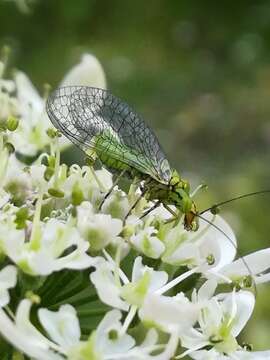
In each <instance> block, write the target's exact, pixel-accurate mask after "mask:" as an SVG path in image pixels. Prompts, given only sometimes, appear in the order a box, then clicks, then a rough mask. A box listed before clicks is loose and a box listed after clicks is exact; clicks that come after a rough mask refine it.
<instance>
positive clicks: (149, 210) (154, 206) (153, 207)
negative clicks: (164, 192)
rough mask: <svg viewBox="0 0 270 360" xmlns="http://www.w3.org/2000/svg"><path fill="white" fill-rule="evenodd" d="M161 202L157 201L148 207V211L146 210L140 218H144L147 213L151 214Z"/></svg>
mask: <svg viewBox="0 0 270 360" xmlns="http://www.w3.org/2000/svg"><path fill="white" fill-rule="evenodd" d="M160 204H161V202H160V201H157V202H156V203H155V205H153V206H152V207H151V208H150V209H148V210H147V211H145V212H144V213H143V214H142V216H141V217H140V219H143V218H144V217H145V216H146V215H148V214H150V212H151V211H153V210H155V209H156V208H157V207H158V206H159V205H160Z"/></svg>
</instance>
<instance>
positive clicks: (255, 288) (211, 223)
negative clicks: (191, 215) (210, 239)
mask: <svg viewBox="0 0 270 360" xmlns="http://www.w3.org/2000/svg"><path fill="white" fill-rule="evenodd" d="M269 192H270V190H269ZM195 216H198V218H199V219H201V220H203V221H205V222H206V223H207V224H209V225H211V226H213V227H214V228H215V229H216V230H217V231H219V232H220V233H221V234H222V235H223V236H225V237H226V239H227V240H228V241H229V242H230V243H231V244H232V246H233V247H234V248H235V250H236V251H237V246H236V245H235V243H234V242H233V241H232V239H231V238H230V237H229V236H228V235H227V234H226V233H225V232H224V231H223V230H222V229H221V228H220V227H219V226H217V225H216V224H214V223H213V222H212V221H210V220H208V219H206V218H205V217H203V216H201V214H200V213H197V214H195ZM239 259H241V260H242V262H243V264H244V265H245V267H246V268H247V270H248V272H249V275H250V277H251V279H252V285H253V288H254V292H255V297H256V296H257V286H256V282H255V279H254V276H253V274H252V271H251V269H250V267H249V265H248V263H247V262H246V260H245V259H244V258H243V257H242V256H240V257H239Z"/></svg>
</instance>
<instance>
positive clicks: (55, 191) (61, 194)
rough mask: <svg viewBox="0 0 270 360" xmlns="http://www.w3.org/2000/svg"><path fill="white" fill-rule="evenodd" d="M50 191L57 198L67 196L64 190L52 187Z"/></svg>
mask: <svg viewBox="0 0 270 360" xmlns="http://www.w3.org/2000/svg"><path fill="white" fill-rule="evenodd" d="M48 193H49V194H50V195H51V196H53V197H56V198H63V197H64V196H65V193H64V192H63V191H62V190H59V189H54V188H50V189H49V190H48Z"/></svg>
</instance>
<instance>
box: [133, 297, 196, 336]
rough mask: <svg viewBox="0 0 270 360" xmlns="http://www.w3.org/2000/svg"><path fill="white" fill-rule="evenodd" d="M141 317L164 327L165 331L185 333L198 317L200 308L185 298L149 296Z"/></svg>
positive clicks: (143, 306) (140, 314) (140, 313)
mask: <svg viewBox="0 0 270 360" xmlns="http://www.w3.org/2000/svg"><path fill="white" fill-rule="evenodd" d="M139 317H140V318H141V319H142V320H143V321H150V322H153V323H155V324H157V325H158V326H160V327H162V328H163V330H164V331H166V332H169V333H173V332H174V331H179V333H181V331H185V330H186V329H187V328H190V327H191V326H192V325H193V324H194V322H195V321H196V320H197V317H198V308H197V306H196V305H194V304H192V303H190V302H189V301H188V300H187V299H186V298H184V297H183V296H179V295H178V296H175V297H168V296H162V295H157V294H153V293H151V294H148V295H147V296H146V297H145V300H144V303H143V305H142V308H141V309H140V310H139Z"/></svg>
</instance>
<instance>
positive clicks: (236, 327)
mask: <svg viewBox="0 0 270 360" xmlns="http://www.w3.org/2000/svg"><path fill="white" fill-rule="evenodd" d="M234 301H235V302H236V315H235V316H234V319H233V326H232V330H231V333H232V335H233V336H235V337H236V336H238V335H239V333H240V332H241V330H242V329H243V328H244V326H245V325H246V323H247V322H248V320H249V318H250V316H251V314H252V312H253V309H254V305H255V297H254V295H253V294H252V293H251V292H249V291H239V292H237V293H235V294H234ZM222 306H223V308H224V311H225V312H227V314H230V313H231V307H232V295H231V294H230V295H228V296H226V297H225V300H224V301H223V303H222Z"/></svg>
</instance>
